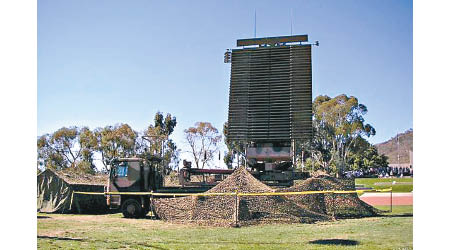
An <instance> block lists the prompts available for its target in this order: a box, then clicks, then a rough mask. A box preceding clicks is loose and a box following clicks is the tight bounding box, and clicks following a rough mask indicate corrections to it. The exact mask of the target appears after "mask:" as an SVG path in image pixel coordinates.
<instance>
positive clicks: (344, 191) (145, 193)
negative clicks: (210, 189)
mask: <svg viewBox="0 0 450 250" xmlns="http://www.w3.org/2000/svg"><path fill="white" fill-rule="evenodd" d="M370 192H392V188H385V189H367V190H323V191H302V192H266V193H240V192H232V193H154V192H101V193H99V192H79V191H74V192H73V193H75V194H87V195H151V196H173V197H176V196H226V195H237V196H278V195H308V194H354V193H370Z"/></svg>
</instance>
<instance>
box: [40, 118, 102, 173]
mask: <svg viewBox="0 0 450 250" xmlns="http://www.w3.org/2000/svg"><path fill="white" fill-rule="evenodd" d="M37 148H38V162H39V164H42V165H43V166H44V167H45V168H51V169H58V170H62V169H70V170H72V171H77V172H83V173H93V172H94V171H95V166H94V164H93V153H94V150H95V148H96V138H95V136H94V135H93V133H92V132H91V131H90V130H89V128H87V127H84V128H82V129H79V128H77V127H70V128H66V127H63V128H60V129H58V130H57V131H56V132H54V133H53V134H51V135H49V134H46V135H43V136H40V137H39V138H38V140H37Z"/></svg>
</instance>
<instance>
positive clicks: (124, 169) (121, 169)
mask: <svg viewBox="0 0 450 250" xmlns="http://www.w3.org/2000/svg"><path fill="white" fill-rule="evenodd" d="M117 176H118V177H125V176H128V166H127V165H121V166H118V167H117Z"/></svg>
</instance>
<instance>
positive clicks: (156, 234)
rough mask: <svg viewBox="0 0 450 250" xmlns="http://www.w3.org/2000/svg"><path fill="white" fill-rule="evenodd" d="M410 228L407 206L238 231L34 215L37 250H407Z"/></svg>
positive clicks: (114, 217) (149, 221)
mask: <svg viewBox="0 0 450 250" xmlns="http://www.w3.org/2000/svg"><path fill="white" fill-rule="evenodd" d="M378 208H380V209H384V210H387V209H388V207H378ZM412 226H413V217H412V206H395V207H394V211H393V213H387V214H385V215H384V216H381V217H372V218H363V219H346V220H338V221H332V222H322V223H317V224H272V225H259V226H249V227H242V228H215V227H204V226H193V225H183V224H172V223H167V222H163V221H160V220H152V219H149V218H146V219H125V218H122V214H109V215H61V214H39V213H38V223H37V232H38V248H40V249H53V248H64V249H79V248H87V249H124V248H129V249H317V248H320V249H355V248H357V249H412V233H413V229H412Z"/></svg>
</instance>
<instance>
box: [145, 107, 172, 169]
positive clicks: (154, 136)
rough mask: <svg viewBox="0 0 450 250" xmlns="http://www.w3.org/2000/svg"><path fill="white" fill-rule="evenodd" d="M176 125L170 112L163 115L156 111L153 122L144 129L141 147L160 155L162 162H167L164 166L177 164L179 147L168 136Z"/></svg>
mask: <svg viewBox="0 0 450 250" xmlns="http://www.w3.org/2000/svg"><path fill="white" fill-rule="evenodd" d="M176 126H177V118H176V117H172V115H171V114H170V113H167V114H166V117H164V115H163V114H162V113H161V112H157V113H156V114H155V118H154V124H151V125H150V126H148V128H147V129H146V130H145V131H144V136H145V138H146V140H144V141H142V143H143V148H146V149H147V150H148V151H150V153H152V154H159V155H162V156H163V158H164V162H165V163H167V166H165V167H171V168H176V167H177V166H178V164H179V149H178V148H177V146H176V144H175V142H174V141H173V140H172V139H170V138H169V136H170V135H171V134H172V133H173V131H174V129H175V127H176ZM163 147H164V152H163Z"/></svg>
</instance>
